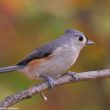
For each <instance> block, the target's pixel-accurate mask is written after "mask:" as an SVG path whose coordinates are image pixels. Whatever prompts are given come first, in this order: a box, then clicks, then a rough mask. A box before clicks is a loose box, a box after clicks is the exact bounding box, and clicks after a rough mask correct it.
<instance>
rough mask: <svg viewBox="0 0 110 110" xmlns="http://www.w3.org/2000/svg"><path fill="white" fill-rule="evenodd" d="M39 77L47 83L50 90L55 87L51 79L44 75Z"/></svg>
mask: <svg viewBox="0 0 110 110" xmlns="http://www.w3.org/2000/svg"><path fill="white" fill-rule="evenodd" d="M40 77H41V78H43V79H44V80H46V81H47V82H48V83H49V85H50V87H51V88H53V87H54V86H55V80H54V79H53V78H52V77H49V76H44V75H40Z"/></svg>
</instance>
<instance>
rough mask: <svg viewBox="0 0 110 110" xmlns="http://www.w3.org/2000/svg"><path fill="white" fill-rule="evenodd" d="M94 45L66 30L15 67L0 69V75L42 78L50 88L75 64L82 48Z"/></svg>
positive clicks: (78, 33) (74, 31)
mask: <svg viewBox="0 0 110 110" xmlns="http://www.w3.org/2000/svg"><path fill="white" fill-rule="evenodd" d="M91 44H94V42H92V41H91V40H88V38H87V37H85V35H84V34H83V33H82V32H80V31H78V30H73V29H66V30H65V33H64V35H62V36H61V37H59V38H58V39H56V40H54V41H52V42H50V43H48V44H45V45H43V46H42V47H40V48H37V49H36V50H34V51H33V52H32V53H30V54H29V55H27V56H26V57H25V58H24V59H23V60H22V61H20V62H19V63H18V64H17V65H16V66H9V67H3V68H0V73H5V72H9V71H20V72H22V73H24V74H26V75H27V76H28V77H29V78H32V79H37V78H43V79H45V80H47V81H48V82H49V84H50V86H51V87H53V86H54V84H55V82H54V78H57V77H58V76H59V75H62V74H63V73H64V72H65V71H66V70H68V69H69V68H70V67H71V66H72V65H73V64H74V63H75V62H76V59H77V57H78V55H79V53H80V51H81V49H82V48H83V47H85V46H86V45H91Z"/></svg>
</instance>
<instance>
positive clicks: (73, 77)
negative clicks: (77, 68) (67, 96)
mask: <svg viewBox="0 0 110 110" xmlns="http://www.w3.org/2000/svg"><path fill="white" fill-rule="evenodd" d="M67 74H68V75H70V76H71V77H72V80H79V79H78V77H77V76H76V72H71V71H68V72H67Z"/></svg>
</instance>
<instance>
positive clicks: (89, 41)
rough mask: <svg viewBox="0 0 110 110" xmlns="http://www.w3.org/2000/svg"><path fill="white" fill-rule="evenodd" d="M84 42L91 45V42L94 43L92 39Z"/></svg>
mask: <svg viewBox="0 0 110 110" xmlns="http://www.w3.org/2000/svg"><path fill="white" fill-rule="evenodd" d="M86 44H87V45H93V44H95V43H94V42H93V41H91V40H87V42H86Z"/></svg>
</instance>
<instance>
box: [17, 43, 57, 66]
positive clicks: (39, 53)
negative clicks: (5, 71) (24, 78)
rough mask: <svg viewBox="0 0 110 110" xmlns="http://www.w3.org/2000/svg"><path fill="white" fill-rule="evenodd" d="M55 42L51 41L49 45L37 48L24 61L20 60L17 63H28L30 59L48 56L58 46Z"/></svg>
mask: <svg viewBox="0 0 110 110" xmlns="http://www.w3.org/2000/svg"><path fill="white" fill-rule="evenodd" d="M54 43H55V42H53V43H49V44H47V45H44V46H42V47H40V48H38V49H36V50H35V51H33V52H32V53H30V54H29V55H28V56H26V57H25V58H24V59H23V60H22V61H20V62H19V63H18V64H17V65H27V64H28V63H29V62H30V61H32V60H34V59H41V58H45V57H48V56H49V55H51V54H52V53H53V51H54V50H55V49H56V47H57V46H58V45H57V44H56V43H55V44H54Z"/></svg>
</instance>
